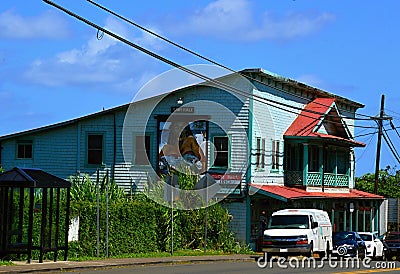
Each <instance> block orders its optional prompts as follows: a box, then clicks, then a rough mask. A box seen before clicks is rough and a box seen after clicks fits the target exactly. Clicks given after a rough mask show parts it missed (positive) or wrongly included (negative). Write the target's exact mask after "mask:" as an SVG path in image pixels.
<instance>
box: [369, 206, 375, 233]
mask: <svg viewBox="0 0 400 274" xmlns="http://www.w3.org/2000/svg"><path fill="white" fill-rule="evenodd" d="M373 212H374V208H373V207H372V206H371V209H370V213H369V222H370V225H369V226H370V231H369V232H373V231H374V230H375V227H374V216H373V214H372V213H373Z"/></svg>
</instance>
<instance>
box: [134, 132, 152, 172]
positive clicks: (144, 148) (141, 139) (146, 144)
mask: <svg viewBox="0 0 400 274" xmlns="http://www.w3.org/2000/svg"><path fill="white" fill-rule="evenodd" d="M149 164H150V136H147V135H146V136H136V140H135V165H149Z"/></svg>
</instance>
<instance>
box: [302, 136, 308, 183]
mask: <svg viewBox="0 0 400 274" xmlns="http://www.w3.org/2000/svg"><path fill="white" fill-rule="evenodd" d="M307 175H308V143H303V185H304V186H307V185H308V182H307V177H308V176H307Z"/></svg>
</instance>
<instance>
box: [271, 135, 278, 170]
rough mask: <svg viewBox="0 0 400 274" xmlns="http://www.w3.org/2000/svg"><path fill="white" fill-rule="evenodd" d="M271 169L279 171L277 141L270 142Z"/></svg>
mask: <svg viewBox="0 0 400 274" xmlns="http://www.w3.org/2000/svg"><path fill="white" fill-rule="evenodd" d="M271 156H272V167H271V169H274V170H278V169H279V141H278V140H272V153H271Z"/></svg>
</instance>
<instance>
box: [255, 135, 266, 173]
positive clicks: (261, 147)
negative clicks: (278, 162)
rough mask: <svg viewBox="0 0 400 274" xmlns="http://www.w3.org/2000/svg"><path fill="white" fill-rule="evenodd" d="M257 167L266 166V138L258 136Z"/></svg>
mask: <svg viewBox="0 0 400 274" xmlns="http://www.w3.org/2000/svg"><path fill="white" fill-rule="evenodd" d="M256 168H257V169H263V168H265V139H264V138H263V139H261V138H259V137H258V138H257V152H256Z"/></svg>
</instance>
